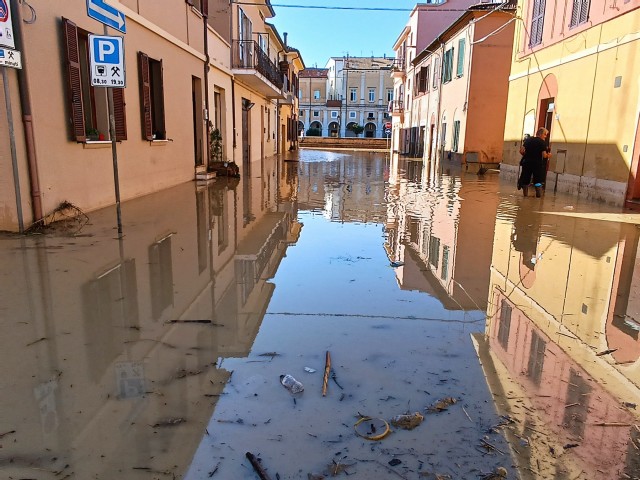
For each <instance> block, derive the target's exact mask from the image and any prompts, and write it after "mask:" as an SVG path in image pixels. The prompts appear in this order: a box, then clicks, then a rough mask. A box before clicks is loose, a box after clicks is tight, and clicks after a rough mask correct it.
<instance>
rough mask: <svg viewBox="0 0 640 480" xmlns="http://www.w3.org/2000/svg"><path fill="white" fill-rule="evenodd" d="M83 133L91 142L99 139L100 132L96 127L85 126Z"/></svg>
mask: <svg viewBox="0 0 640 480" xmlns="http://www.w3.org/2000/svg"><path fill="white" fill-rule="evenodd" d="M84 133H85V134H86V136H87V140H89V141H91V142H97V141H98V140H100V132H99V131H98V129H97V128H87V129H86V130H85V132H84Z"/></svg>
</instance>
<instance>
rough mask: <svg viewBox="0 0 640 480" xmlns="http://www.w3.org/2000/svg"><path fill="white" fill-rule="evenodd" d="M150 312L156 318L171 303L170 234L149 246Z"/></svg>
mask: <svg viewBox="0 0 640 480" xmlns="http://www.w3.org/2000/svg"><path fill="white" fill-rule="evenodd" d="M149 281H150V287H151V314H152V316H153V319H154V320H158V319H159V318H160V316H161V315H162V312H163V311H164V309H165V308H167V307H168V306H170V305H173V267H172V262H171V235H169V236H168V237H165V238H163V239H162V240H160V241H158V242H156V243H154V244H153V245H150V246H149Z"/></svg>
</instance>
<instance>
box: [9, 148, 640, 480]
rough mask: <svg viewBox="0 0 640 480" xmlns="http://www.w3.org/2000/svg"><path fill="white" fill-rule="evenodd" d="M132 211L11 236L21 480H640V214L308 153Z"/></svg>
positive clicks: (14, 403)
mask: <svg viewBox="0 0 640 480" xmlns="http://www.w3.org/2000/svg"><path fill="white" fill-rule="evenodd" d="M70 201H73V199H70ZM62 213H67V214H70V213H73V211H72V209H67V210H66V211H63V212H62ZM57 218H58V219H59V218H63V217H62V216H61V215H58V217H57ZM122 218H123V231H124V234H125V236H124V238H122V239H117V238H115V237H116V236H117V235H116V234H117V231H116V228H115V220H116V218H115V209H113V208H110V209H104V210H100V211H97V212H90V213H88V215H87V217H86V218H84V217H79V218H76V219H72V220H68V221H65V222H62V223H57V224H55V225H52V228H50V229H46V230H44V231H43V232H41V233H39V234H35V235H29V236H17V235H9V234H5V235H2V236H0V261H1V262H2V265H3V268H2V270H1V272H0V347H1V348H0V361H1V362H2V365H3V368H2V373H1V374H0V402H1V403H0V406H1V410H0V412H2V413H0V478H7V479H27V478H29V479H38V480H41V479H42V480H48V479H56V480H59V479H83V480H84V479H122V478H126V479H133V480H138V479H173V478H176V479H180V478H184V479H189V480H199V479H208V478H214V479H216V478H218V479H233V480H236V479H257V478H261V477H260V476H259V475H260V473H259V472H258V470H263V471H264V473H263V475H264V478H271V479H276V478H280V479H319V478H331V477H346V476H348V477H349V478H355V479H393V478H404V479H418V478H427V479H428V478H432V479H436V478H440V479H476V478H485V479H489V478H514V479H515V478H522V479H536V478H540V479H549V478H554V479H573V480H577V479H584V480H587V479H595V478H607V479H627V478H640V427H638V426H636V425H637V424H638V423H640V422H639V421H638V411H637V405H638V404H639V403H640V396H639V391H638V385H639V383H640V372H639V370H638V357H639V356H640V345H639V343H638V335H639V332H640V297H639V296H638V293H637V292H638V288H637V286H638V284H639V283H640V274H636V269H637V268H636V266H637V265H638V243H639V242H638V240H639V238H640V234H639V231H638V226H637V225H638V224H640V220H638V217H637V216H636V215H634V214H630V213H625V212H621V211H620V210H619V209H615V208H612V207H607V206H606V205H601V204H593V203H586V202H578V201H577V200H576V199H575V198H574V197H569V196H562V195H554V194H553V193H552V192H549V193H548V194H547V195H545V197H543V198H541V199H537V198H522V196H521V194H520V193H519V192H517V191H516V190H515V188H514V186H512V185H511V184H510V183H507V182H506V181H504V180H503V181H500V178H499V175H498V174H497V173H496V172H493V171H489V172H487V173H485V174H484V175H475V174H470V173H465V172H461V171H460V170H459V169H458V170H456V169H455V168H454V167H453V166H450V165H447V164H445V165H436V166H434V167H432V168H424V166H423V164H422V163H421V162H416V161H413V160H409V159H402V158H400V159H399V158H391V159H390V158H388V157H387V156H386V155H384V154H378V153H376V154H374V153H368V152H323V151H312V150H302V151H300V152H297V153H292V154H289V156H288V157H286V158H285V161H282V159H279V160H277V159H266V160H264V161H263V162H261V163H260V164H256V165H252V168H251V174H250V175H246V176H244V177H243V178H241V179H225V178H222V179H218V180H217V181H215V182H214V183H211V184H208V185H207V184H203V185H200V184H196V183H187V184H184V185H181V186H178V187H175V188H172V189H168V190H166V191H163V192H161V193H159V194H155V195H149V196H146V197H143V198H139V199H136V200H133V201H129V202H125V203H123V205H122ZM327 358H329V359H330V367H331V368H330V369H327V368H326V366H327ZM325 370H326V371H327V373H328V374H329V375H328V376H327V378H326V385H325ZM284 374H290V375H292V376H294V377H295V378H296V379H297V380H299V381H300V382H301V383H302V384H303V386H304V392H302V393H298V394H295V395H292V394H290V393H289V391H287V389H285V387H283V386H282V385H281V384H280V376H281V375H284ZM323 390H325V393H324V394H323ZM404 414H408V415H411V417H410V419H411V420H412V421H413V422H414V423H413V424H411V425H409V426H412V427H415V428H412V429H405V428H403V426H405V424H404V423H403V422H402V421H400V422H399V423H398V422H396V423H395V424H394V423H392V419H394V417H396V416H398V415H404ZM363 417H364V418H365V419H364V420H362V418H363ZM422 417H423V418H422ZM387 426H389V433H386V428H387ZM366 437H370V438H373V439H370V438H366ZM248 452H249V453H250V454H252V455H253V456H255V458H256V459H257V460H255V462H254V463H255V464H256V465H257V466H256V467H254V466H252V464H251V462H250V460H249V459H248V458H247V453H248ZM504 474H506V477H504V476H503V477H501V476H500V475H504ZM492 475H493V476H492Z"/></svg>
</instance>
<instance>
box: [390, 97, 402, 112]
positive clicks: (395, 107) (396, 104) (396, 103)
mask: <svg viewBox="0 0 640 480" xmlns="http://www.w3.org/2000/svg"><path fill="white" fill-rule="evenodd" d="M389 110H390V111H391V112H393V113H394V114H399V113H402V112H404V103H403V102H402V100H393V101H392V102H390V103H389Z"/></svg>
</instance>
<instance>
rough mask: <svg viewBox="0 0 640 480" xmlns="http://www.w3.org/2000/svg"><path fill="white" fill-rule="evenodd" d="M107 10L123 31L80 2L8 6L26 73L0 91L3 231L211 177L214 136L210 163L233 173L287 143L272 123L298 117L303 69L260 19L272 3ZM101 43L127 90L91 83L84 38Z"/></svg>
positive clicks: (205, 1)
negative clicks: (119, 57) (62, 208)
mask: <svg viewBox="0 0 640 480" xmlns="http://www.w3.org/2000/svg"><path fill="white" fill-rule="evenodd" d="M111 3H112V4H113V6H114V7H115V8H117V10H118V11H119V12H121V14H122V18H123V19H124V20H125V25H126V33H125V34H122V33H120V32H118V31H116V30H114V29H107V28H106V27H105V26H103V25H102V24H101V23H99V22H98V21H96V20H94V19H92V18H90V17H89V16H88V14H87V13H88V12H87V3H86V2H84V1H83V0H70V1H68V2H63V3H62V4H60V3H55V4H53V3H50V2H44V3H42V4H40V5H36V6H35V7H34V9H33V13H32V11H31V10H29V9H28V8H27V7H26V5H24V4H20V3H19V2H17V1H12V2H11V4H10V5H11V7H12V8H11V13H12V17H13V18H12V20H13V26H14V29H15V33H16V34H15V38H16V48H17V49H18V50H20V51H21V53H22V64H23V65H22V67H23V68H22V69H21V70H15V69H12V70H9V71H8V72H7V75H6V76H4V77H3V78H4V79H6V82H5V81H4V80H2V82H3V87H4V88H3V92H4V91H7V92H8V93H9V94H8V95H7V96H5V95H4V94H0V95H1V96H2V100H4V101H3V104H5V105H10V106H11V107H12V108H11V111H12V113H13V115H12V118H10V117H9V115H0V117H2V119H1V120H0V138H1V139H2V140H1V141H0V171H2V172H3V173H5V174H3V175H0V205H2V214H0V230H12V231H22V230H24V229H25V228H26V227H28V226H29V225H32V224H33V223H35V222H38V221H45V220H46V218H45V217H47V215H49V214H50V213H51V212H53V211H55V209H56V208H57V207H58V206H59V205H61V204H63V203H64V202H70V203H72V204H73V205H75V206H77V207H78V208H80V209H81V210H83V211H92V210H95V209H98V208H101V207H105V206H109V205H113V204H114V203H115V202H116V195H115V191H116V185H117V186H118V188H117V191H119V195H120V199H121V200H123V201H124V200H128V199H132V198H135V197H139V196H142V195H146V194H149V193H152V192H155V191H158V190H161V189H164V188H167V187H171V186H173V185H177V184H179V183H182V182H187V181H190V180H193V179H195V178H196V176H201V177H202V176H204V177H207V176H210V175H207V172H208V171H211V170H212V167H213V165H212V163H213V159H212V157H211V151H210V141H209V137H210V133H211V132H212V131H214V130H217V131H218V132H219V134H220V144H221V146H220V147H221V153H220V154H219V156H218V157H219V158H216V160H219V161H227V162H231V161H233V162H236V163H237V164H238V165H239V167H240V173H241V174H243V173H245V172H249V170H250V169H251V168H252V166H253V165H256V166H259V164H260V162H261V161H262V159H263V158H264V157H265V156H269V155H274V154H276V153H278V152H279V151H280V150H281V149H279V147H278V146H279V145H281V144H282V143H286V142H287V141H290V138H293V137H290V138H286V137H282V130H281V129H280V128H278V125H279V122H280V121H282V122H283V123H284V125H285V126H286V125H293V122H294V121H295V119H294V117H295V116H296V115H295V114H296V112H297V106H294V103H295V102H297V91H296V88H297V80H296V78H297V71H298V70H299V69H301V68H302V67H303V63H302V60H301V58H300V54H299V52H297V51H295V50H294V49H290V48H289V47H288V46H287V45H286V44H285V42H282V41H281V40H280V39H279V35H278V34H277V32H275V29H274V27H272V26H269V25H268V24H267V23H266V22H265V19H268V18H271V17H273V16H274V15H275V13H274V12H273V9H272V7H271V5H270V2H269V0H264V1H260V2H257V3H256V4H255V5H236V4H229V2H227V1H224V0H185V1H174V0H154V1H152V0H120V1H113V2H111ZM210 11H211V12H215V15H209V12H210ZM23 19H24V20H26V21H27V22H23V21H22V20H23ZM105 33H106V34H108V35H121V36H122V37H123V45H124V67H125V68H124V72H122V73H123V75H124V80H125V81H126V84H125V86H124V88H113V89H106V88H100V87H97V86H92V85H91V81H90V78H91V70H90V69H91V63H90V61H89V53H90V51H89V44H90V37H89V35H91V34H101V35H102V34H105ZM295 54H297V58H299V60H297V61H295V60H294V57H295V56H296V55H295ZM52 60H55V61H52ZM5 83H6V85H4V84H5ZM108 90H111V91H112V93H113V110H112V111H113V117H114V123H115V129H114V134H112V133H111V129H110V121H109V117H110V116H109V111H110V109H109V92H108ZM287 101H288V102H290V103H289V104H286V103H285V102H287ZM281 102H282V103H281ZM291 102H294V103H291ZM255 105H257V106H258V108H252V107H253V106H255ZM282 105H288V107H287V108H286V109H285V108H284V107H283V109H282V111H280V110H281V108H280V107H281V106H282ZM285 134H286V129H285ZM113 135H115V142H112V137H113ZM113 145H115V149H114V148H113ZM114 156H115V157H116V158H117V167H118V168H117V173H118V175H117V177H116V175H115V171H116V169H114V162H113V158H114ZM256 168H257V167H256ZM115 178H117V180H118V183H117V184H116V182H115V180H114V179H115Z"/></svg>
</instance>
